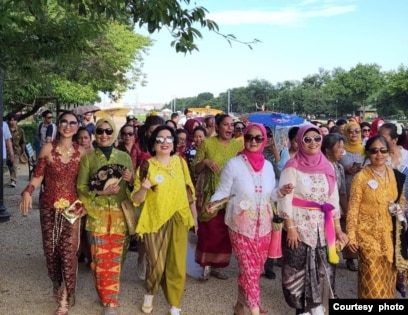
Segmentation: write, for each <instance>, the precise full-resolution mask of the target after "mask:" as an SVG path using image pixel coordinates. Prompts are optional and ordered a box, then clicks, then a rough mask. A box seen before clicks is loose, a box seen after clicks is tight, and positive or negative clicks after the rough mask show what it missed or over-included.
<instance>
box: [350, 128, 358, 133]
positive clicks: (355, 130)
mask: <svg viewBox="0 0 408 315" xmlns="http://www.w3.org/2000/svg"><path fill="white" fill-rule="evenodd" d="M347 132H348V133H360V132H361V130H360V129H349V130H347Z"/></svg>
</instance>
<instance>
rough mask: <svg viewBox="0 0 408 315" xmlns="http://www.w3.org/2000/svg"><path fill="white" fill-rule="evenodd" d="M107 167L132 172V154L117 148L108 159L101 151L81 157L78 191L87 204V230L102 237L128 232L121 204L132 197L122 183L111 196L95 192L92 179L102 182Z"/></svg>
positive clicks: (126, 186)
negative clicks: (108, 234) (96, 178)
mask: <svg viewBox="0 0 408 315" xmlns="http://www.w3.org/2000/svg"><path fill="white" fill-rule="evenodd" d="M107 165H119V166H121V167H126V168H128V169H129V170H130V171H131V172H133V166H132V161H131V159H130V156H129V154H127V153H126V152H122V151H119V150H117V149H113V150H112V154H111V155H110V158H109V160H107V159H106V157H105V155H104V154H103V153H102V151H101V150H100V149H99V148H97V149H95V150H94V151H92V152H89V153H87V154H85V155H84V156H83V157H82V158H81V163H80V166H79V174H78V180H77V190H78V196H79V199H80V200H81V201H82V202H83V203H84V206H85V209H86V211H87V212H88V218H87V223H86V229H87V230H88V231H92V232H95V233H101V234H105V233H110V234H115V233H127V225H126V221H125V217H124V214H123V211H122V207H121V202H122V201H123V200H125V199H128V198H129V194H130V191H129V189H128V183H127V182H125V181H123V180H121V181H120V183H119V185H120V190H119V192H118V193H117V194H116V195H110V196H97V195H96V193H95V191H93V190H91V189H90V185H91V179H92V178H95V176H96V175H97V176H98V177H99V178H100V179H101V181H103V179H104V173H103V171H101V170H100V169H101V168H102V167H103V166H107ZM98 190H103V189H98Z"/></svg>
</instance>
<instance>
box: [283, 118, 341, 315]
mask: <svg viewBox="0 0 408 315" xmlns="http://www.w3.org/2000/svg"><path fill="white" fill-rule="evenodd" d="M322 140H323V137H322V135H321V134H320V132H319V129H318V127H316V126H312V125H304V126H302V127H300V129H299V131H298V133H297V135H296V142H297V144H298V152H297V154H296V155H295V156H294V157H293V158H292V159H290V160H289V161H288V162H287V163H286V165H285V167H284V169H283V170H282V174H281V177H280V182H279V184H280V187H282V186H283V185H287V184H293V186H294V190H293V192H292V193H289V194H286V196H284V197H283V198H279V199H278V210H279V214H280V216H281V217H282V218H283V219H284V229H285V231H286V233H284V235H283V239H284V241H283V262H282V288H283V294H284V297H285V300H286V303H288V305H289V306H290V307H293V308H295V309H296V314H307V315H310V314H313V315H320V314H322V315H323V314H324V307H323V306H322V304H324V301H323V297H324V292H323V289H324V286H325V283H327V282H328V281H330V279H331V277H332V270H331V265H330V264H329V263H331V264H336V263H338V262H339V257H338V255H337V253H336V248H335V241H336V240H338V241H339V242H340V243H342V244H344V245H345V244H347V236H346V235H345V234H344V233H343V232H342V230H341V227H340V221H339V219H340V206H339V192H338V189H337V183H336V175H335V172H334V168H333V165H332V164H331V163H330V162H329V161H328V160H327V158H326V157H325V156H324V154H323V153H322V152H321V143H322ZM324 280H326V281H324ZM331 293H332V292H331ZM331 295H332V294H331Z"/></svg>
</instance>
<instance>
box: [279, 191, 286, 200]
mask: <svg viewBox="0 0 408 315" xmlns="http://www.w3.org/2000/svg"><path fill="white" fill-rule="evenodd" d="M285 196H286V195H285V194H282V193H281V191H280V189H279V190H278V197H279V198H283V197H285Z"/></svg>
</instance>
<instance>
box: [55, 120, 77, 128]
mask: <svg viewBox="0 0 408 315" xmlns="http://www.w3.org/2000/svg"><path fill="white" fill-rule="evenodd" d="M58 124H59V126H60V127H62V128H66V127H68V125H69V126H70V127H71V128H74V127H76V126H78V122H77V121H76V120H71V121H68V120H66V119H61V120H60V121H59V123H58Z"/></svg>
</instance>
